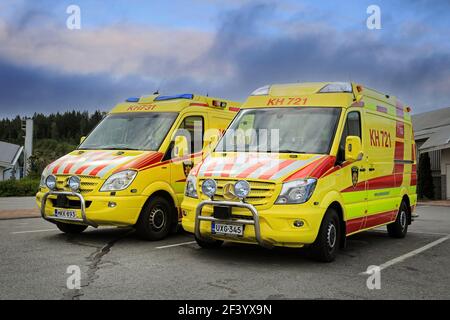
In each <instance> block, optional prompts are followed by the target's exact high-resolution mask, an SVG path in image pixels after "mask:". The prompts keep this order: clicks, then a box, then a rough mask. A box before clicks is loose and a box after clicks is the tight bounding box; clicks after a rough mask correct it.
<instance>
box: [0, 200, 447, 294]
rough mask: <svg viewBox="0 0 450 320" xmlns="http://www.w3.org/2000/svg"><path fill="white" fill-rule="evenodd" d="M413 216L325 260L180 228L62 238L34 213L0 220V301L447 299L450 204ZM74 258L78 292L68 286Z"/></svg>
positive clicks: (110, 231) (351, 243)
mask: <svg viewBox="0 0 450 320" xmlns="http://www.w3.org/2000/svg"><path fill="white" fill-rule="evenodd" d="M417 213H418V214H419V215H420V218H418V219H417V220H416V221H415V222H414V223H413V225H412V227H410V230H409V231H410V232H409V233H408V236H407V237H406V239H391V238H389V237H388V236H387V233H386V232H385V229H384V228H381V229H380V230H375V231H370V232H365V233H362V234H359V235H355V236H353V237H351V238H350V240H349V242H348V248H347V249H346V250H343V251H341V252H340V254H339V256H338V258H337V260H336V261H335V262H334V263H330V264H322V263H318V262H314V261H312V260H310V259H308V257H307V254H306V252H305V250H298V249H297V250H294V249H274V250H267V249H263V248H259V247H257V246H251V245H234V244H226V245H225V246H224V247H223V248H221V249H219V250H214V251H209V250H204V249H200V248H199V247H198V246H197V245H196V244H195V242H193V238H192V236H190V235H188V234H184V233H178V234H176V235H173V236H171V237H170V238H168V239H166V240H164V241H160V242H145V241H141V240H139V239H138V238H137V237H136V236H135V235H134V233H133V231H132V230H128V229H117V228H101V229H98V230H96V229H93V228H89V229H87V230H86V231H85V232H84V233H83V234H81V235H76V236H68V235H65V234H62V233H60V232H59V231H58V230H57V229H56V227H55V226H54V225H52V224H50V223H48V222H45V221H43V220H42V219H40V218H30V219H12V220H0V257H1V261H0V287H1V290H0V299H450V275H449V273H448V270H449V266H450V240H449V239H448V238H449V234H450V208H449V207H436V206H420V207H418V208H417ZM71 265H76V266H79V267H80V268H81V288H80V289H68V288H67V286H66V281H67V279H68V277H69V276H70V274H68V273H66V272H67V268H68V266H71ZM370 265H378V266H381V267H382V271H381V280H380V286H381V287H380V289H372V290H371V289H368V287H367V285H366V281H367V278H368V275H365V274H363V272H365V271H366V270H367V267H368V266H370Z"/></svg>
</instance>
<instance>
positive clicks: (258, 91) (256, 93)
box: [251, 85, 270, 96]
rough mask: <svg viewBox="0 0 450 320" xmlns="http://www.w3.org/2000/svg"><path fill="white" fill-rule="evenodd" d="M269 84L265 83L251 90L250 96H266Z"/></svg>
mask: <svg viewBox="0 0 450 320" xmlns="http://www.w3.org/2000/svg"><path fill="white" fill-rule="evenodd" d="M269 90H270V86H269V85H266V86H264V87H261V88H258V89H256V90H255V91H253V92H252V94H251V95H252V96H266V95H268V94H269Z"/></svg>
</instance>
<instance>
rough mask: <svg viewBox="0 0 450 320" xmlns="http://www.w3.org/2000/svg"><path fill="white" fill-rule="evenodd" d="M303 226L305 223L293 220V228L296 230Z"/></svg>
mask: <svg viewBox="0 0 450 320" xmlns="http://www.w3.org/2000/svg"><path fill="white" fill-rule="evenodd" d="M304 224H305V223H304V222H303V221H302V220H295V221H294V227H296V228H300V227H303V225H304Z"/></svg>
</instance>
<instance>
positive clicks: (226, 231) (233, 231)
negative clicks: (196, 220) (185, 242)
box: [211, 222, 244, 236]
mask: <svg viewBox="0 0 450 320" xmlns="http://www.w3.org/2000/svg"><path fill="white" fill-rule="evenodd" d="M211 232H212V233H213V234H223V235H230V236H243V235H244V225H242V224H225V223H215V222H213V223H212V224H211Z"/></svg>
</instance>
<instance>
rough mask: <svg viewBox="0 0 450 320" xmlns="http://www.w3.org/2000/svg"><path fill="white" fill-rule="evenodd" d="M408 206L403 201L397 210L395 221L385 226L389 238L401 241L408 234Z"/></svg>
mask: <svg viewBox="0 0 450 320" xmlns="http://www.w3.org/2000/svg"><path fill="white" fill-rule="evenodd" d="M408 215H409V210H408V206H407V205H406V203H405V202H404V201H402V203H401V204H400V208H399V209H398V213H397V219H395V221H394V222H393V223H390V224H388V225H387V231H388V234H389V236H390V237H391V238H397V239H402V238H404V237H405V236H406V233H407V232H408Z"/></svg>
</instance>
